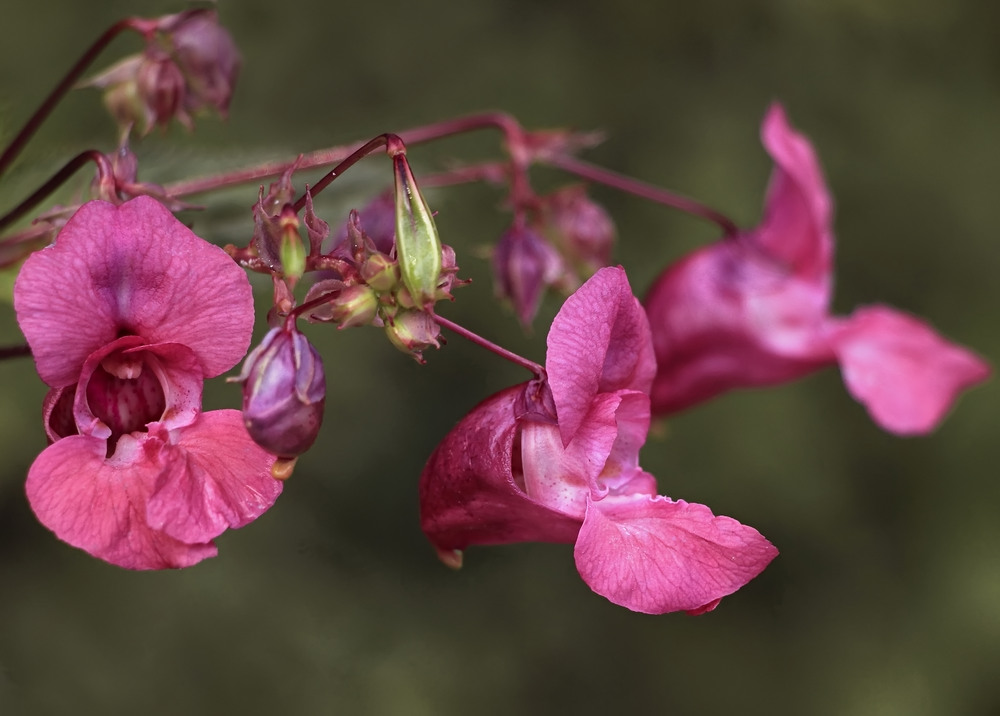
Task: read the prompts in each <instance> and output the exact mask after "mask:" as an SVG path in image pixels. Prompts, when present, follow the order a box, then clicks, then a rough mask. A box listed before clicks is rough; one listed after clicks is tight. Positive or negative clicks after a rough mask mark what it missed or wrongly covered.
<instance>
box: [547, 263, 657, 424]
mask: <svg viewBox="0 0 1000 716" xmlns="http://www.w3.org/2000/svg"><path fill="white" fill-rule="evenodd" d="M547 343H548V351H547V352H546V355H545V366H546V370H547V372H548V375H549V385H550V386H551V387H552V395H553V397H554V399H555V403H556V410H557V411H558V418H559V428H560V431H561V433H562V439H563V443H564V444H568V443H569V441H570V440H571V439H572V437H573V434H574V433H575V432H576V431H577V430H578V429H579V427H580V425H581V423H582V422H583V420H584V418H585V416H586V414H587V411H588V409H589V407H590V403H591V400H592V399H593V398H594V396H595V395H597V393H598V392H613V391H616V390H639V391H643V392H645V391H648V390H649V386H650V384H651V382H652V379H653V375H654V374H655V372H656V362H655V359H654V357H653V351H652V342H651V340H650V334H649V323H648V322H647V320H646V316H645V313H644V312H643V310H642V307H641V306H640V305H639V303H638V302H637V301H636V300H635V297H634V296H633V295H632V288H631V287H630V286H629V283H628V278H627V277H626V276H625V271H623V270H622V268H621V267H611V268H604V269H601V270H600V271H598V272H597V273H595V274H594V275H593V276H592V277H591V278H590V279H589V280H588V281H587V282H586V283H584V284H583V286H581V287H580V288H579V289H577V290H576V292H574V293H573V295H572V296H570V297H569V298H567V299H566V302H565V303H564V304H563V306H562V308H561V309H559V313H558V314H557V315H556V317H555V320H553V321H552V328H551V329H549V336H548V341H547Z"/></svg>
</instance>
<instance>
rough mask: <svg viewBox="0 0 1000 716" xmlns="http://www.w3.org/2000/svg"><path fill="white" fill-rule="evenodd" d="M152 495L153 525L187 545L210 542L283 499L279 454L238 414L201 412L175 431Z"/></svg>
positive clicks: (148, 511) (149, 514) (149, 510)
mask: <svg viewBox="0 0 1000 716" xmlns="http://www.w3.org/2000/svg"><path fill="white" fill-rule="evenodd" d="M171 437H172V438H173V439H174V440H175V443H176V444H174V445H171V446H170V448H169V449H168V450H166V451H165V452H164V461H165V463H166V464H165V467H164V469H163V471H162V472H161V474H160V475H159V478H158V479H157V481H156V484H155V485H154V486H153V492H152V495H151V496H150V498H149V500H148V503H147V506H146V513H145V517H146V519H147V520H148V521H149V524H150V525H151V526H152V527H154V528H156V529H160V530H163V532H165V533H166V534H169V535H171V536H173V537H176V538H177V539H181V540H184V541H185V542H206V541H208V540H210V539H212V538H213V537H217V536H218V535H219V534H221V533H222V532H223V531H225V530H226V528H229V527H233V528H236V527H242V526H243V525H245V524H247V523H249V522H252V521H253V520H255V519H256V518H257V517H259V516H260V515H262V514H263V513H264V512H265V511H266V510H267V509H268V508H269V507H270V506H271V505H273V504H274V501H275V500H276V499H278V495H280V494H281V487H282V483H281V482H280V481H279V480H275V479H274V478H273V477H271V466H272V465H273V464H274V460H275V458H274V455H271V454H270V453H268V452H266V451H265V450H263V449H262V448H260V447H258V446H257V445H256V444H255V443H254V442H253V440H251V439H250V436H249V435H248V434H247V431H246V428H245V427H243V419H242V417H241V415H240V412H239V411H238V410H213V411H211V412H208V413H202V414H201V415H200V416H199V418H198V420H197V421H196V422H194V423H193V424H192V425H189V426H187V427H185V428H181V429H179V430H177V431H173V433H172V435H171Z"/></svg>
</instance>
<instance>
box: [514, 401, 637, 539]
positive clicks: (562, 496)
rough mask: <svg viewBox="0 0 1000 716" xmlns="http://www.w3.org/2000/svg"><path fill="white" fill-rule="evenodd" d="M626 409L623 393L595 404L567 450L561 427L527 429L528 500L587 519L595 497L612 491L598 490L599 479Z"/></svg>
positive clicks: (542, 425)
mask: <svg viewBox="0 0 1000 716" xmlns="http://www.w3.org/2000/svg"><path fill="white" fill-rule="evenodd" d="M640 395H641V393H640ZM620 403H621V397H620V396H619V395H618V394H617V393H602V394H600V395H599V396H598V397H596V398H594V400H593V402H592V403H591V406H590V410H589V411H588V412H587V416H586V418H585V419H584V421H583V423H582V424H581V425H580V429H579V430H577V431H576V433H575V434H574V435H573V439H572V440H571V441H570V443H569V445H565V446H564V445H563V443H562V439H561V437H560V434H559V427H558V426H557V425H551V424H548V423H537V422H527V423H525V425H524V427H523V428H522V430H521V464H522V466H523V468H524V491H525V492H526V493H527V494H528V497H530V498H531V499H532V500H534V501H535V502H538V503H539V504H542V505H545V506H546V507H550V508H552V509H553V510H557V511H559V512H562V513H564V514H567V515H572V516H573V517H575V518H576V519H578V520H582V519H583V516H584V514H586V511H587V497H588V495H589V494H590V493H591V491H593V492H594V493H595V494H601V495H602V496H603V493H604V492H606V491H607V490H606V489H602V486H600V485H599V484H598V476H599V475H600V474H601V472H602V471H603V470H604V466H605V464H606V463H607V460H608V455H610V454H611V450H612V448H613V446H614V445H615V443H616V440H617V438H618V423H617V421H616V419H615V417H616V412H617V410H618V406H619V404H620ZM643 438H645V435H643ZM640 445H641V443H640ZM636 456H638V448H636Z"/></svg>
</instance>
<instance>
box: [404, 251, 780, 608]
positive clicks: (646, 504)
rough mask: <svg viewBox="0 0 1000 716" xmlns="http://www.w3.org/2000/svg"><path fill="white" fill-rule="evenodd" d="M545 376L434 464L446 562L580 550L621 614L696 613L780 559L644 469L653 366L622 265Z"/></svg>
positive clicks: (599, 286)
mask: <svg viewBox="0 0 1000 716" xmlns="http://www.w3.org/2000/svg"><path fill="white" fill-rule="evenodd" d="M545 368H546V372H547V381H543V382H539V381H532V382H531V383H526V384H523V385H519V386H515V387H513V388H509V389H507V390H505V391H503V392H500V393H498V394H496V395H494V396H492V397H491V398H488V399H487V400H485V401H484V402H483V403H481V404H480V405H479V406H477V407H476V408H474V409H473V410H472V412H471V413H469V414H468V415H467V416H466V417H465V418H464V419H463V420H462V421H461V422H460V423H459V424H458V425H457V426H456V427H455V428H454V429H453V430H452V431H451V433H449V434H448V436H447V437H445V439H444V440H443V441H442V442H441V444H440V445H439V446H438V447H437V449H436V450H435V452H434V454H433V455H432V456H431V458H430V460H429V461H428V463H427V466H426V467H425V469H424V472H423V474H422V475H421V479H420V504H421V525H422V527H423V530H424V532H425V533H426V534H427V536H428V538H429V539H430V540H431V542H432V543H433V544H434V546H435V547H436V548H437V550H438V553H439V554H440V555H441V557H442V559H443V560H445V561H446V562H447V563H451V564H455V563H459V559H460V551H461V550H464V549H465V548H466V547H468V546H469V545H480V544H482V545H485V544H505V543H512V542H527V541H540V542H568V543H575V545H576V546H575V550H574V551H575V557H576V566H577V569H578V570H579V572H580V576H581V577H583V579H584V581H585V582H586V583H587V584H588V585H589V586H590V587H591V588H592V589H593V590H594V591H595V592H597V593H598V594H600V595H602V596H604V597H607V598H608V599H609V600H611V601H612V602H614V603H615V604H619V605H622V606H625V607H628V608H629V609H632V610H634V611H640V612H647V613H652V614H660V613H664V612H670V611H678V610H685V611H688V612H691V613H696V614H700V613H702V612H705V611H709V610H711V609H713V608H714V607H715V606H716V605H717V604H718V602H719V600H720V599H722V597H724V596H726V595H728V594H732V593H733V592H735V591H736V590H737V589H739V588H740V587H742V586H743V585H744V584H746V583H747V582H748V581H750V580H751V579H752V578H753V577H755V576H756V575H757V574H759V573H760V572H761V570H763V569H764V567H765V566H766V565H767V564H768V563H769V562H770V561H771V560H772V559H773V558H774V557H775V555H776V554H777V550H775V548H774V547H773V546H772V545H771V544H770V543H769V542H768V541H767V540H766V539H764V537H762V536H761V535H760V533H758V532H757V531H756V530H755V529H753V528H752V527H747V526H744V525H742V524H740V523H739V522H737V521H736V520H733V519H731V518H729V517H716V516H715V515H714V514H712V512H711V510H709V508H708V507H705V506H704V505H699V504H692V503H688V502H685V501H683V500H677V501H674V500H672V499H670V498H668V497H663V496H661V495H658V494H657V492H656V480H655V478H654V477H653V476H652V475H650V474H649V473H647V472H645V471H643V469H642V468H641V467H639V449H640V448H641V446H642V444H643V443H644V442H645V439H646V433H647V431H648V429H649V395H648V391H649V386H650V384H651V382H652V379H653V374H654V372H655V369H656V366H655V362H654V359H653V346H652V342H651V340H650V336H649V326H648V323H647V321H646V317H645V315H644V313H643V311H642V308H641V307H640V305H639V303H638V301H636V299H635V298H634V297H633V295H632V290H631V288H630V287H629V284H628V280H627V279H626V277H625V272H624V271H622V269H621V268H605V269H601V270H600V271H598V272H597V273H596V274H595V275H594V276H593V277H592V278H591V279H590V280H588V281H587V282H586V283H585V284H584V285H583V286H582V287H581V288H580V289H579V290H578V291H576V293H574V294H573V295H572V296H570V297H569V299H567V301H566V303H565V304H564V305H563V307H562V309H561V310H560V311H559V314H558V315H557V316H556V318H555V320H554V321H553V323H552V328H551V330H550V331H549V335H548V352H547V354H546V364H545Z"/></svg>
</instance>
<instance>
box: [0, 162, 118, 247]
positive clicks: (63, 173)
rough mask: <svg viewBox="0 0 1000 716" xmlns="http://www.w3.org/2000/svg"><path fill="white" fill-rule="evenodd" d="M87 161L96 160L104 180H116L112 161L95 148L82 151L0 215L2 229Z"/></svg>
mask: <svg viewBox="0 0 1000 716" xmlns="http://www.w3.org/2000/svg"><path fill="white" fill-rule="evenodd" d="M87 162H94V163H95V164H96V165H97V173H98V176H99V177H100V178H101V179H102V180H107V179H109V178H110V179H111V180H112V181H113V180H114V170H113V169H112V167H111V162H109V161H108V158H107V157H106V156H104V155H103V154H101V153H100V152H98V151H97V150H94V149H90V150H87V151H86V152H81V153H80V154H77V155H76V156H75V157H73V158H72V159H70V160H69V161H68V162H67V163H66V164H65V166H63V168H62V169H60V170H59V171H57V172H56V173H55V174H54V175H53V176H52V178H51V179H49V180H48V181H47V182H45V183H44V184H42V186H40V187H39V188H38V189H36V190H35V192H34V193H33V194H32V195H31V196H29V197H28V198H27V199H25V200H24V201H22V202H21V203H20V204H18V205H17V206H15V207H14V208H13V209H11V210H10V211H8V212H7V213H6V214H5V215H4V216H2V217H0V229H3V228H4V227H5V226H7V225H9V224H11V223H13V222H15V221H17V220H18V219H19V218H21V216H23V215H24V214H25V213H27V212H28V211H29V210H30V209H31V208H32V207H34V206H35V205H36V204H38V203H39V202H40V201H41V200H42V199H44V198H45V197H47V196H48V195H49V194H51V193H52V192H54V191H55V190H56V189H58V188H59V187H60V186H62V185H63V183H64V182H65V181H66V180H67V179H69V178H70V177H71V176H73V174H75V173H76V170H77V169H79V168H80V167H82V166H83V165H84V164H86V163H87Z"/></svg>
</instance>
